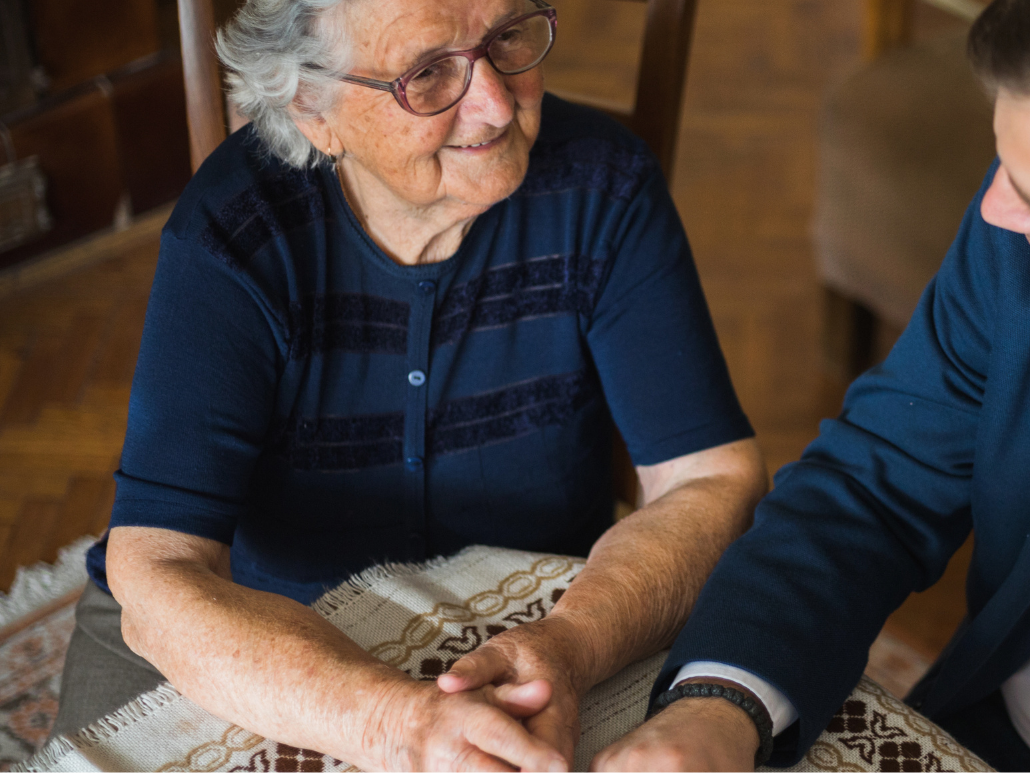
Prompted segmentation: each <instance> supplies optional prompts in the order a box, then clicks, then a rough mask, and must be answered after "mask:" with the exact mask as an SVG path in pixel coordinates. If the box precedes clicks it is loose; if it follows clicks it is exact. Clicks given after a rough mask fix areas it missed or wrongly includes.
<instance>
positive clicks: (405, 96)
mask: <svg viewBox="0 0 1030 773" xmlns="http://www.w3.org/2000/svg"><path fill="white" fill-rule="evenodd" d="M533 3H534V5H536V6H538V7H539V9H540V10H537V11H533V12H531V13H527V14H524V15H522V16H519V17H518V18H516V19H512V20H511V21H509V22H506V23H505V24H502V25H501V26H500V27H498V28H497V29H495V30H493V31H491V32H490V33H488V34H487V36H486V38H485V39H484V40H483V42H482V43H481V44H480V45H479V46H477V47H476V48H470V49H469V50H467V51H450V52H448V53H445V54H441V55H439V56H437V57H435V58H433V59H430V60H429V61H428V62H423V63H422V64H419V65H416V66H415V67H413V68H411V69H410V70H408V71H407V72H406V73H404V74H403V75H401V77H399V78H397V79H396V80H393V81H379V80H375V79H373V78H362V77H361V76H359V75H336V76H335V77H336V78H337V79H338V80H341V81H345V82H347V83H354V84H357V85H358V86H367V87H368V88H371V89H379V90H380V91H389V92H391V93H392V94H393V96H394V99H396V100H397V104H399V105H400V106H401V107H403V108H404V109H405V110H407V111H408V112H409V113H412V114H414V115H421V116H431V115H438V114H440V113H442V112H444V111H445V110H450V109H451V108H452V107H454V106H455V105H456V104H458V102H460V101H461V98H462V97H464V96H465V92H467V91H468V89H469V84H470V83H471V82H472V67H473V65H475V63H476V61H477V60H478V59H482V58H483V57H484V56H485V57H486V58H487V59H489V60H490V64H492V65H493V67H494V69H495V70H497V72H499V73H500V74H501V75H517V74H519V73H520V72H526V71H527V70H532V69H533V68H534V67H536V66H537V65H538V64H540V63H541V62H542V61H544V57H546V56H547V54H548V53H550V51H551V47H552V46H553V45H554V35H555V32H556V30H557V28H558V12H557V11H556V10H555V9H554V8H552V7H551V6H549V5H548V4H547V3H545V2H544V1H543V0H533Z"/></svg>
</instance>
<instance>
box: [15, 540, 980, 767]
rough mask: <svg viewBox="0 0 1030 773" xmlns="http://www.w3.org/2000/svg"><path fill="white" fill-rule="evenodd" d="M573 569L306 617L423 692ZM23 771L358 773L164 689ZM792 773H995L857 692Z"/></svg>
mask: <svg viewBox="0 0 1030 773" xmlns="http://www.w3.org/2000/svg"><path fill="white" fill-rule="evenodd" d="M582 567H583V561H582V559H575V558H568V557H564V556H552V555H541V554H537V553H525V552H521V551H516V550H502V549H498V548H486V547H478V546H477V547H472V548H468V549H467V550H465V551H463V552H461V553H459V554H458V555H456V556H454V557H452V558H448V559H443V560H438V561H434V562H432V563H430V564H427V565H424V566H406V565H400V566H398V565H394V566H385V567H378V568H376V569H373V570H370V571H369V572H366V573H364V574H363V575H362V576H361V577H360V578H358V579H357V580H355V581H352V582H349V583H346V584H344V585H343V586H341V587H340V588H337V589H336V590H334V591H331V592H329V593H328V594H326V595H325V596H324V597H323V598H322V599H320V600H319V601H318V602H316V603H315V605H314V607H315V609H316V610H317V611H318V612H319V613H320V614H322V615H323V616H324V617H326V618H327V619H328V620H329V621H330V622H332V623H333V624H334V625H336V626H337V627H338V628H340V630H342V631H343V632H344V633H346V634H347V635H348V636H350V637H351V638H352V639H354V640H355V641H357V642H358V643H359V644H361V646H363V647H365V648H366V649H368V651H369V652H372V653H373V654H374V655H376V657H378V658H380V659H381V660H383V661H384V662H386V663H390V664H391V665H394V666H397V667H398V668H400V669H403V670H404V671H406V672H407V673H409V674H410V675H411V676H413V677H415V678H418V679H433V678H435V677H436V676H438V675H439V674H441V673H442V672H443V671H445V670H447V668H449V667H450V664H451V663H452V662H453V661H454V660H457V659H458V658H460V657H462V656H463V655H464V654H465V653H467V652H470V651H471V650H473V649H474V648H476V647H477V646H479V645H480V644H481V643H482V642H484V641H486V640H487V639H488V638H490V637H491V636H493V635H496V634H498V633H500V632H502V631H504V630H506V629H507V628H510V627H512V626H515V625H518V624H520V623H526V622H530V621H533V620H539V619H540V618H542V617H543V616H544V615H546V614H547V612H548V611H549V610H550V609H551V608H552V607H553V605H554V603H555V602H556V601H557V600H558V598H560V597H561V594H562V593H564V591H565V589H566V588H568V587H569V583H570V582H571V581H572V579H573V578H574V577H575V576H576V574H577V573H578V572H579V570H580V569H582ZM663 660H664V653H661V654H658V655H655V656H654V657H652V658H649V659H647V660H645V661H642V662H640V663H637V664H635V665H632V666H630V667H629V668H626V669H625V670H624V671H622V672H621V673H619V674H617V675H616V676H615V677H613V678H612V679H610V680H608V681H607V682H605V683H603V684H601V685H598V686H597V687H596V688H594V689H593V690H592V691H591V692H590V693H589V694H588V695H587V696H586V698H585V699H584V701H583V704H582V706H581V722H582V730H583V735H582V738H581V740H580V744H579V747H578V749H577V752H576V769H577V770H586V769H587V766H588V765H589V762H590V759H591V758H592V757H593V755H594V754H596V753H597V752H598V751H600V750H601V749H602V748H604V747H605V746H606V745H607V744H609V743H611V742H612V741H614V740H616V739H617V738H619V737H621V736H622V735H623V734H624V733H626V732H627V731H629V730H631V729H632V728H634V727H636V726H637V725H638V724H639V723H640V722H641V721H642V720H643V715H644V711H645V708H646V705H647V698H648V694H649V692H650V688H651V683H652V682H653V680H654V678H655V676H656V675H657V673H658V670H659V669H660V668H661V665H662V662H663ZM22 769H24V770H55V771H73V770H154V771H173V770H175V771H210V770H238V771H239V770H262V771H267V770H275V771H323V770H326V771H329V770H355V768H353V767H351V766H349V765H348V764H347V763H346V762H343V761H340V760H336V759H333V758H331V757H328V756H324V755H322V754H318V753H316V752H311V751H307V750H303V749H297V748H295V747H292V746H286V745H285V744H280V743H276V742H275V741H272V740H269V739H266V738H262V737H261V736H258V735H255V734H253V733H250V732H248V731H246V730H243V729H241V728H239V727H236V726H235V725H232V724H230V723H228V722H225V721H223V720H220V719H217V718H216V717H214V716H212V715H210V714H208V713H207V712H206V711H204V710H203V709H201V708H200V707H199V706H197V705H195V704H194V703H192V702H191V701H189V700H188V699H187V698H184V697H182V696H181V695H179V694H178V693H177V692H176V691H175V690H174V689H173V688H172V687H171V686H170V685H162V686H161V687H159V688H158V689H156V690H154V691H152V692H149V693H146V694H144V695H142V696H140V697H139V698H137V699H136V700H135V701H133V702H132V703H130V704H129V705H128V706H126V707H124V708H122V709H120V710H119V711H117V712H115V713H114V714H112V715H110V716H108V717H106V718H104V719H103V720H101V721H100V722H97V723H95V724H94V725H92V726H90V727H89V728H87V729H85V730H83V731H82V732H80V733H78V734H76V735H75V736H72V737H69V738H58V739H55V740H54V741H53V742H52V743H51V744H50V745H49V746H48V747H47V748H45V749H43V750H42V751H41V752H40V753H39V754H37V755H36V756H35V757H33V758H32V759H31V760H29V761H28V762H27V763H25V764H24V766H23V767H22ZM794 770H805V771H813V770H990V768H989V767H988V766H987V765H985V764H984V763H983V762H982V761H981V760H980V759H978V758H977V757H975V756H973V755H972V754H971V753H970V752H968V751H966V750H965V749H963V748H962V747H960V746H959V745H958V744H957V743H955V741H953V740H952V739H951V738H950V737H949V736H948V735H947V734H945V733H944V732H943V731H942V730H940V729H939V728H937V727H936V726H935V725H933V724H932V723H931V722H930V721H928V720H927V719H925V718H923V717H921V716H920V715H918V714H916V713H915V712H913V711H912V710H911V709H909V708H908V707H906V706H904V705H903V704H901V703H899V702H898V701H897V700H895V699H894V698H892V697H891V696H890V695H889V694H888V693H887V692H886V691H885V690H883V689H882V688H880V687H878V686H877V685H876V684H874V683H873V682H871V681H868V680H863V681H862V683H861V684H859V686H858V687H857V688H856V690H855V692H854V693H853V694H852V696H851V698H850V699H849V700H848V702H847V703H846V704H845V705H844V707H843V708H842V709H841V712H840V713H838V715H837V716H836V717H834V720H833V722H832V723H831V725H830V727H829V728H828V729H827V731H826V732H825V733H823V735H822V736H821V737H820V739H819V741H818V742H817V743H816V745H815V747H813V749H812V751H810V752H809V753H808V755H807V756H806V757H805V759H804V760H803V761H802V762H801V763H800V764H799V765H798V766H797V767H795V768H794Z"/></svg>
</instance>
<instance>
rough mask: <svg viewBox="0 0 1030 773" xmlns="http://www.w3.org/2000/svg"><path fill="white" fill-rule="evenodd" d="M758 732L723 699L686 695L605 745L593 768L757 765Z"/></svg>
mask: <svg viewBox="0 0 1030 773" xmlns="http://www.w3.org/2000/svg"><path fill="white" fill-rule="evenodd" d="M756 751H758V731H757V730H756V729H755V725H754V723H753V722H752V721H751V718H750V717H749V716H748V715H747V714H746V713H745V712H744V710H743V709H741V708H738V707H737V706H734V705H733V704H732V703H730V702H729V701H726V700H723V699H722V698H683V699H681V700H678V701H676V702H675V703H673V704H671V705H670V706H669V707H668V708H666V709H665V710H664V711H662V712H660V713H659V714H658V715H657V716H655V717H653V718H652V719H649V720H648V721H647V722H645V723H644V724H642V725H641V726H640V727H638V728H637V729H636V730H634V731H633V732H632V733H628V734H626V735H625V736H624V737H623V738H621V739H620V740H618V741H616V742H615V743H613V744H612V745H611V746H609V747H607V748H606V749H603V750H602V751H601V752H600V753H599V754H598V755H597V756H596V757H594V760H593V762H591V763H590V769H591V770H597V771H616V770H754V766H755V752H756Z"/></svg>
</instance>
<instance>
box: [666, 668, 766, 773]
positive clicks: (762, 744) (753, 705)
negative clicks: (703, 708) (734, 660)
mask: <svg viewBox="0 0 1030 773" xmlns="http://www.w3.org/2000/svg"><path fill="white" fill-rule="evenodd" d="M681 698H722V699H724V700H728V701H729V702H730V703H733V704H735V705H737V706H739V707H740V708H742V709H743V710H744V712H745V713H746V714H747V715H748V716H749V717H751V721H752V722H754V723H755V729H756V730H758V751H757V752H755V767H756V768H757V767H758V766H759V765H762V764H764V763H765V762H767V761H768V760H769V758H770V757H771V756H772V751H773V724H772V718H771V717H770V716H769V712H768V710H767V709H766V708H765V706H764V705H763V704H762V702H761V701H756V700H755V699H754V698H752V697H751V696H750V695H747V694H746V693H743V692H741V691H740V690H735V689H733V688H732V687H725V686H723V685H721V684H714V683H711V682H681V683H680V684H678V685H676V686H675V687H673V688H672V689H670V690H666V691H665V692H663V693H661V694H660V695H659V696H658V697H657V698H655V701H654V706H653V707H652V708H651V711H650V713H649V714H648V719H650V718H651V717H653V716H654V715H655V714H657V713H658V712H659V711H661V710H662V709H664V708H665V707H666V706H669V705H670V704H672V703H675V702H676V701H678V700H680V699H681Z"/></svg>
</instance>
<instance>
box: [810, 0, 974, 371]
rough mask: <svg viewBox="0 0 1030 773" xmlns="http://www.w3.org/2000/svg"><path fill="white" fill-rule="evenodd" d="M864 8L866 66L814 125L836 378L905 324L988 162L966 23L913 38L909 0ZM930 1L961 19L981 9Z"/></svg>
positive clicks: (865, 363) (830, 367)
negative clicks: (816, 128)
mask: <svg viewBox="0 0 1030 773" xmlns="http://www.w3.org/2000/svg"><path fill="white" fill-rule="evenodd" d="M866 2H867V5H866V11H867V19H866V34H865V57H866V62H865V64H864V65H863V66H862V67H861V68H860V69H859V70H858V71H856V72H855V73H853V74H852V75H851V76H850V77H849V78H847V79H846V80H845V81H844V82H843V83H841V84H840V85H839V86H838V87H837V88H836V89H835V90H834V91H833V92H832V93H831V94H830V95H829V96H828V98H827V100H826V102H825V104H824V110H823V119H822V126H821V129H820V181H819V190H818V193H817V199H816V216H815V229H814V230H815V252H816V258H817V262H818V264H819V272H820V277H821V280H822V284H823V288H824V303H825V314H824V325H823V342H824V347H823V349H824V363H825V366H826V370H827V371H829V372H830V374H831V375H834V376H836V377H837V378H839V379H841V380H843V381H851V380H852V379H854V378H855V377H856V376H857V375H858V374H859V373H861V372H862V371H863V370H865V369H866V368H868V367H870V366H871V365H872V364H874V362H875V361H876V360H877V359H878V358H879V355H880V354H882V352H880V351H878V349H882V345H883V344H884V343H889V342H890V339H892V338H893V336H894V335H896V334H897V332H899V331H900V330H901V329H902V328H904V326H905V324H906V323H907V321H908V318H909V316H911V313H912V311H913V309H914V308H915V305H916V303H917V301H918V299H919V296H920V294H921V292H922V289H923V287H924V286H925V285H926V283H927V282H928V281H929V280H930V278H931V277H932V276H933V274H934V273H935V272H936V270H937V268H938V267H939V266H940V263H941V261H942V260H943V258H944V255H945V254H946V252H947V249H948V247H949V245H950V243H951V241H952V239H953V238H954V236H955V233H956V231H957V230H958V225H959V222H960V221H961V219H962V215H963V213H964V211H965V209H966V207H967V205H968V203H969V201H970V199H971V198H972V197H973V195H974V194H975V193H976V191H977V189H978V188H979V186H980V182H981V180H982V179H983V175H984V174H985V173H986V171H987V167H988V166H989V164H990V162H991V159H992V158H993V157H994V137H993V132H992V126H991V123H992V121H991V105H990V102H989V100H988V99H987V97H986V96H985V95H984V93H983V92H982V90H981V88H980V87H979V84H977V82H976V81H975V79H974V77H973V75H972V72H971V70H970V68H969V66H968V63H967V62H966V58H965V33H966V29H967V28H966V27H963V25H960V24H959V25H956V26H958V29H954V30H951V31H949V32H944V33H941V34H938V35H934V36H923V37H922V38H921V39H919V40H915V39H914V38H915V36H914V30H913V27H914V17H915V14H916V10H917V8H916V0H866ZM932 4H933V5H937V6H939V7H946V8H948V9H949V10H953V11H954V10H957V11H958V12H959V14H960V15H961V17H962V18H964V19H965V21H967V22H968V21H970V20H971V18H972V17H974V16H975V14H976V13H977V11H978V10H979V8H980V7H981V6H979V5H978V4H977V2H975V1H974V0H936V2H933V3H932ZM878 339H879V340H880V345H879V346H878V345H877V343H878Z"/></svg>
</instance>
